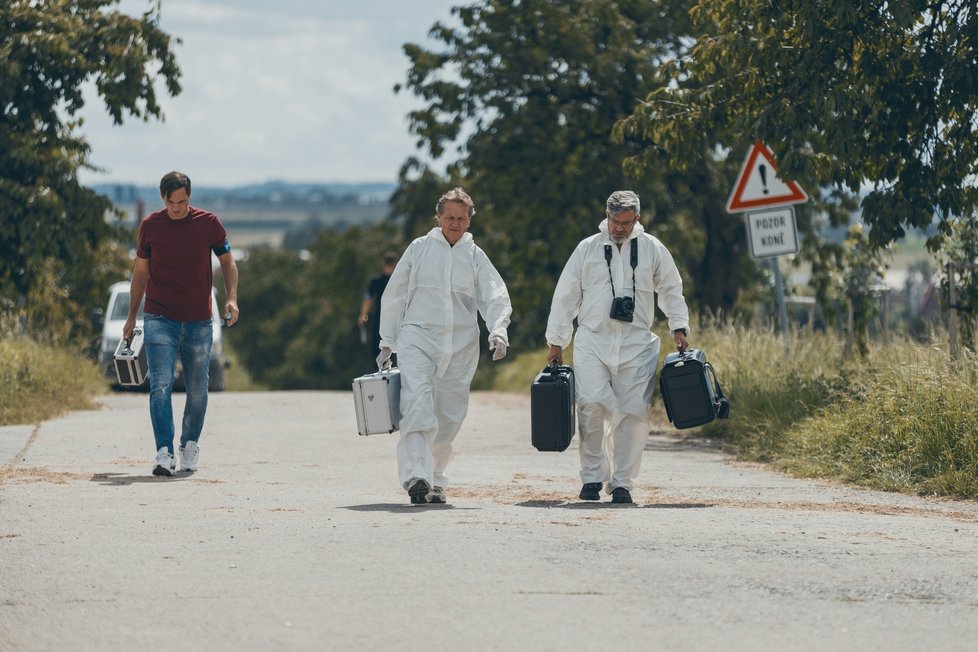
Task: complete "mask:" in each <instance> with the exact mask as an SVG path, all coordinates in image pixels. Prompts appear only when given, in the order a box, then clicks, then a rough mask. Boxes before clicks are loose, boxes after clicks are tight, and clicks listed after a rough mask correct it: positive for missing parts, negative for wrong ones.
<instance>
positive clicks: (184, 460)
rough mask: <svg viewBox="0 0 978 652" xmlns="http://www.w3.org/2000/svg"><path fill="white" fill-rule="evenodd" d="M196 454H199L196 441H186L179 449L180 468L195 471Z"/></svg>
mask: <svg viewBox="0 0 978 652" xmlns="http://www.w3.org/2000/svg"><path fill="white" fill-rule="evenodd" d="M198 455H200V447H199V446H197V442H195V441H188V442H187V443H186V444H185V445H184V446H183V448H181V449H180V470H181V471H190V472H193V471H196V470H197V456H198Z"/></svg>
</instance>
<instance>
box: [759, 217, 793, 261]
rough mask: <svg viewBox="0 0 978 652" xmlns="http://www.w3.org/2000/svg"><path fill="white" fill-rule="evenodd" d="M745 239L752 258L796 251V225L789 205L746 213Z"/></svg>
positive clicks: (781, 254)
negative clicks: (748, 244)
mask: <svg viewBox="0 0 978 652" xmlns="http://www.w3.org/2000/svg"><path fill="white" fill-rule="evenodd" d="M747 241H748V242H749V243H750V255H751V257H752V258H770V257H772V256H783V255H785V254H796V253H798V227H797V225H796V224H795V209H794V208H792V207H791V206H786V207H784V208H777V209H774V210H769V211H759V212H756V213H748V214H747Z"/></svg>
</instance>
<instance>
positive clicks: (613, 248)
mask: <svg viewBox="0 0 978 652" xmlns="http://www.w3.org/2000/svg"><path fill="white" fill-rule="evenodd" d="M640 211H641V205H640V202H639V197H638V195H637V194H635V193H634V192H632V191H630V190H619V191H617V192H614V193H612V194H611V196H610V197H608V201H607V208H606V210H605V219H604V221H602V222H601V224H600V225H599V226H598V230H599V233H597V234H595V235H592V236H590V237H589V238H586V239H584V240H582V241H581V242H580V243H579V244H578V245H577V248H576V249H574V253H572V254H571V256H570V259H569V260H568V261H567V265H566V266H565V267H564V271H563V272H561V274H560V279H559V280H558V281H557V288H556V289H555V290H554V297H553V303H552V304H551V307H550V319H549V320H548V321H547V343H548V344H549V345H550V351H549V353H548V354H547V362H548V363H549V362H551V361H553V360H556V361H557V363H558V364H562V363H563V350H564V349H565V348H566V347H567V346H568V345H569V344H570V343H571V337H572V335H573V331H574V319H575V318H576V319H577V322H578V328H577V335H576V337H574V377H575V383H576V388H577V415H578V423H579V426H578V428H579V432H580V446H579V448H580V455H581V481H582V482H583V483H584V486H583V487H582V488H581V494H580V498H581V499H582V500H599V499H600V498H601V488H602V485H603V484H605V483H607V486H606V491H607V492H608V493H610V494H611V502H614V503H631V502H632V496H631V489H632V487H633V485H634V483H635V478H636V477H637V476H638V472H639V467H640V466H641V463H642V451H643V450H644V449H645V443H646V440H647V438H648V434H649V406H650V404H651V402H652V391H653V389H654V387H655V376H656V371H657V369H658V366H659V337H658V336H657V335H655V334H654V333H653V332H652V331H651V327H652V321H653V318H654V313H655V305H656V303H655V302H656V298H655V295H656V294H658V297H659V308H660V309H661V310H662V312H664V313H665V314H666V316H667V317H668V318H669V329H670V330H671V331H672V336H673V340H674V341H675V344H676V347H677V348H678V349H680V350H685V349H686V348H688V347H689V342H688V341H687V340H686V337H687V336H688V335H689V310H688V309H687V307H686V301H685V299H683V282H682V279H681V278H680V276H679V270H678V269H677V268H676V263H675V262H674V261H673V259H672V255H671V254H670V253H669V251H668V250H667V249H666V247H665V245H663V244H662V242H660V241H659V240H658V239H657V238H655V237H653V236H652V235H650V234H648V233H646V232H645V229H644V228H643V227H642V225H641V224H640V223H639V215H640Z"/></svg>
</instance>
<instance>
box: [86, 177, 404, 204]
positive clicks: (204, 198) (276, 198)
mask: <svg viewBox="0 0 978 652" xmlns="http://www.w3.org/2000/svg"><path fill="white" fill-rule="evenodd" d="M90 187H91V188H92V190H94V191H95V192H97V193H99V194H100V195H105V196H106V197H108V198H109V199H111V200H112V201H113V202H114V203H116V204H119V205H125V204H133V203H136V202H138V201H143V202H144V203H146V204H147V205H150V206H156V205H159V204H160V203H161V202H160V191H159V189H158V188H157V187H156V186H136V185H132V184H117V183H98V184H93V185H92V186H90ZM394 188H395V185H394V184H393V183H381V182H376V183H294V182H289V181H265V182H263V183H258V184H251V185H245V186H238V187H234V188H216V187H208V186H200V187H194V189H193V202H194V203H195V204H197V205H200V206H202V207H203V206H205V204H206V203H207V202H220V203H222V204H237V203H239V202H259V203H267V204H269V205H281V204H320V203H328V204H344V203H357V204H361V205H362V204H367V203H374V202H383V203H384V204H386V203H387V200H388V199H389V198H390V196H391V193H393V192H394ZM153 210H155V208H154V209H153Z"/></svg>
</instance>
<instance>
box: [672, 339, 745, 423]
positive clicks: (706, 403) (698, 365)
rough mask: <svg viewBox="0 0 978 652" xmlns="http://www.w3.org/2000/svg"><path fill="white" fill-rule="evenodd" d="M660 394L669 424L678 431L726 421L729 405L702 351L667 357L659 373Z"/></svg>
mask: <svg viewBox="0 0 978 652" xmlns="http://www.w3.org/2000/svg"><path fill="white" fill-rule="evenodd" d="M659 390H660V392H661V393H662V402H663V403H664V404H665V406H666V414H667V415H668V417H669V420H670V421H672V423H673V425H674V426H676V427H677V428H679V429H683V428H695V427H696V426H702V425H703V424H706V423H709V422H710V421H713V420H714V419H716V418H718V417H719V418H721V419H725V418H726V417H727V412H728V410H729V404H728V403H727V399H726V397H725V396H724V395H723V390H722V389H720V382H719V381H718V380H717V377H716V372H715V371H714V369H713V365H711V364H710V363H709V362H707V361H706V353H704V352H703V351H701V350H700V349H686V351H683V352H681V353H680V352H676V353H670V354H669V355H667V356H666V358H665V360H664V361H663V362H662V371H661V372H660V373H659Z"/></svg>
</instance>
